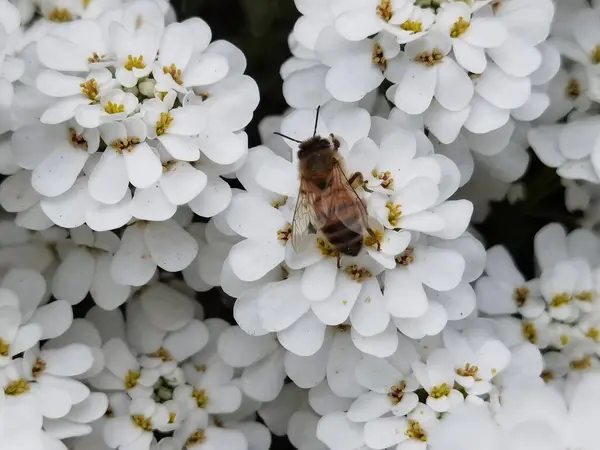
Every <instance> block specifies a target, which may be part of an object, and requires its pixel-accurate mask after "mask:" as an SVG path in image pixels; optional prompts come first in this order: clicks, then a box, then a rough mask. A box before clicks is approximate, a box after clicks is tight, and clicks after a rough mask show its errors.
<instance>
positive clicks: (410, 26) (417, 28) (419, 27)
mask: <svg viewBox="0 0 600 450" xmlns="http://www.w3.org/2000/svg"><path fill="white" fill-rule="evenodd" d="M400 28H402V29H403V30H404V31H410V32H411V33H420V32H421V31H423V22H421V21H420V20H410V19H409V20H407V21H405V22H403V23H402V24H400Z"/></svg>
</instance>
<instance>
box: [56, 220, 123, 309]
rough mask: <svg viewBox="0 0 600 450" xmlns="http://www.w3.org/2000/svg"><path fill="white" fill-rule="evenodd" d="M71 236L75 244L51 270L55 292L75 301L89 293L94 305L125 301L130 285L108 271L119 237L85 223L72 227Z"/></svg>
mask: <svg viewBox="0 0 600 450" xmlns="http://www.w3.org/2000/svg"><path fill="white" fill-rule="evenodd" d="M71 239H72V241H73V243H74V244H75V245H76V248H74V249H73V251H71V252H70V253H68V254H67V255H66V256H65V257H64V259H63V261H62V263H61V264H60V266H59V267H58V269H57V271H56V273H55V274H54V278H53V282H52V284H53V286H52V291H53V294H54V296H55V297H56V298H59V299H63V300H67V301H68V302H69V303H71V304H73V305H75V304H77V303H79V302H81V301H82V300H83V299H84V298H85V297H86V296H87V295H88V293H90V294H91V296H92V298H93V299H94V301H95V302H96V304H97V305H100V306H101V307H102V308H104V309H109V310H110V309H114V308H117V307H118V306H120V305H121V304H122V303H124V302H125V300H126V299H127V298H128V297H129V294H130V292H131V288H130V287H129V286H123V285H118V284H116V283H115V281H114V280H113V278H112V275H111V274H110V267H111V264H112V261H113V255H114V253H115V252H116V251H117V250H118V249H119V246H120V241H119V238H118V237H117V236H116V235H115V234H114V233H111V232H109V231H106V232H102V233H94V232H92V231H91V230H90V229H89V228H88V227H85V226H84V227H79V228H74V229H72V230H71Z"/></svg>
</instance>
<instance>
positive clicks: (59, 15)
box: [48, 8, 73, 23]
mask: <svg viewBox="0 0 600 450" xmlns="http://www.w3.org/2000/svg"><path fill="white" fill-rule="evenodd" d="M48 20H50V21H51V22H56V23H65V22H71V21H72V20H73V15H72V14H71V12H70V11H69V10H68V9H67V8H54V9H53V10H52V11H50V14H48Z"/></svg>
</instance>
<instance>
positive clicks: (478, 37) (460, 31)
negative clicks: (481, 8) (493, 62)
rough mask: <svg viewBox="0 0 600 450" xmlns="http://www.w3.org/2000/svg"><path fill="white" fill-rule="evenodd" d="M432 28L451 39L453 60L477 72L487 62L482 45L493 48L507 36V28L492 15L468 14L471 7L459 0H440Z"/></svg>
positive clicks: (482, 68) (499, 44)
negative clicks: (447, 0)
mask: <svg viewBox="0 0 600 450" xmlns="http://www.w3.org/2000/svg"><path fill="white" fill-rule="evenodd" d="M433 30H435V31H439V32H440V33H444V34H445V35H446V36H448V37H449V39H452V49H453V51H454V56H455V58H456V61H457V62H458V63H459V64H460V65H461V66H462V67H463V68H464V69H465V70H467V71H469V72H471V73H476V74H480V73H482V72H483V71H484V70H485V68H486V66H487V60H486V54H485V51H484V49H488V48H496V47H499V46H501V45H502V44H503V42H504V41H505V39H506V38H507V32H506V28H505V27H504V25H503V24H502V22H501V21H500V20H498V19H496V18H494V17H477V16H474V17H471V8H470V7H469V6H468V5H467V4H466V3H462V2H453V3H443V4H442V5H441V6H440V9H439V10H438V12H437V15H436V21H435V25H434V27H433Z"/></svg>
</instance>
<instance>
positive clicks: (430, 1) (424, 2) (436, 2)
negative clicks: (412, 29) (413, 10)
mask: <svg viewBox="0 0 600 450" xmlns="http://www.w3.org/2000/svg"><path fill="white" fill-rule="evenodd" d="M444 1H446V0H415V2H414V5H415V6H420V7H421V8H430V9H433V10H434V11H437V10H438V8H439V7H440V5H441V4H442V3H444Z"/></svg>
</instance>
